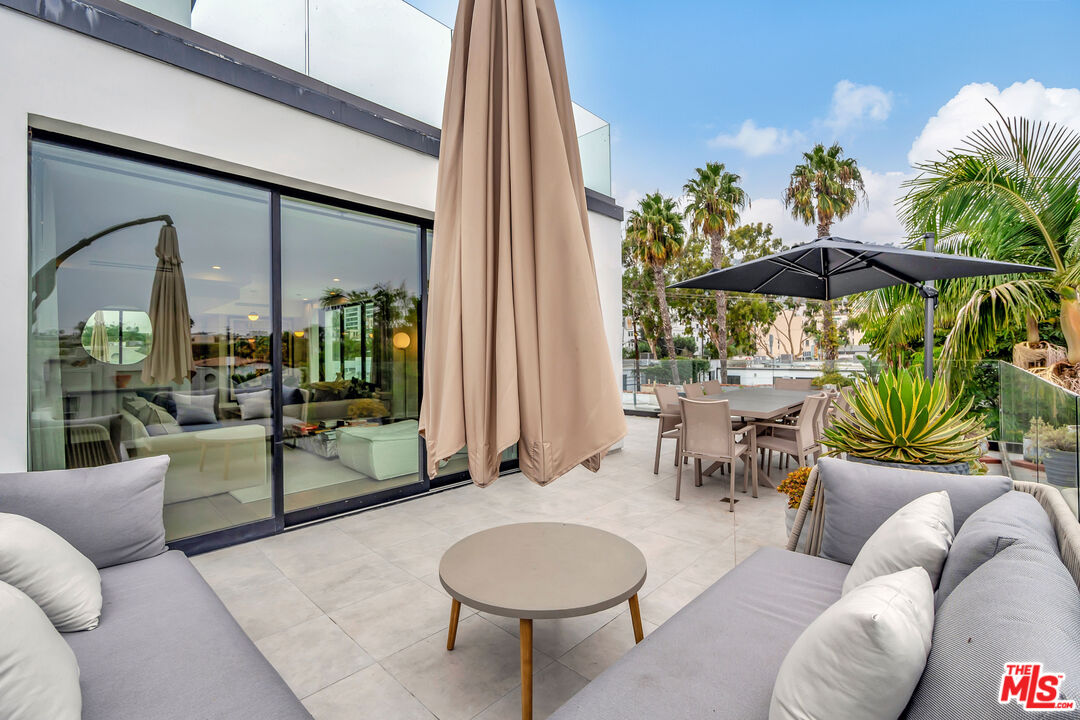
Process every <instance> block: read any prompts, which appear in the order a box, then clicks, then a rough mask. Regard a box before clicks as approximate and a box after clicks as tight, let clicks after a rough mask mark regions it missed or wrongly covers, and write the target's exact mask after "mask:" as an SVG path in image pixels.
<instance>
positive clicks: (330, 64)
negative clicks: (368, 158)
mask: <svg viewBox="0 0 1080 720" xmlns="http://www.w3.org/2000/svg"><path fill="white" fill-rule="evenodd" d="M201 1H202V0H200V2H201ZM309 2H310V12H309V16H308V21H309V23H310V24H309V51H308V74H310V75H311V76H312V77H314V78H318V79H319V80H322V81H323V82H326V83H329V84H330V85H333V86H334V87H338V88H341V89H342V90H345V91H346V92H350V93H352V94H353V95H358V96H359V97H362V98H364V99H366V100H370V101H372V102H375V103H378V104H379V105H382V106H384V107H387V108H390V109H391V110H394V111H396V112H399V113H402V114H404V115H408V116H409V117H412V118H416V119H417V120H420V121H421V122H425V123H427V124H428V125H433V126H435V127H439V126H440V125H441V124H442V109H443V95H444V93H445V90H446V70H447V67H448V65H449V62H450V35H451V33H450V28H448V27H446V26H445V25H443V24H442V23H440V22H439V21H437V20H435V19H434V18H431V17H429V16H428V15H425V14H424V13H422V12H421V11H419V10H417V9H416V8H414V7H413V6H412V5H409V4H408V3H406V2H401V0H349V1H348V2H344V1H343V0H309Z"/></svg>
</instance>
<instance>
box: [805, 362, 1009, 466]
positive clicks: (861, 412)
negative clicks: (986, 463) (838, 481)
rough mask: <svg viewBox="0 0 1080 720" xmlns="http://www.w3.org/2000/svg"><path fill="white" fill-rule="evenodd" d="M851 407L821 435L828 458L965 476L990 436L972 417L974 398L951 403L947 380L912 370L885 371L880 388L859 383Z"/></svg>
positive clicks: (839, 411) (841, 412)
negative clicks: (843, 457)
mask: <svg viewBox="0 0 1080 720" xmlns="http://www.w3.org/2000/svg"><path fill="white" fill-rule="evenodd" d="M848 402H849V403H850V409H841V408H839V407H838V408H837V410H836V417H835V419H834V421H833V423H832V425H831V426H830V427H828V428H826V429H825V432H824V434H823V443H824V444H825V445H827V446H828V448H829V451H828V453H827V454H828V455H839V454H840V453H846V454H847V458H848V460H854V461H856V462H865V463H869V464H871V465H886V466H890V467H906V468H914V469H916V470H930V471H933V472H947V473H953V474H957V475H967V474H970V473H971V468H972V465H973V464H975V463H976V461H977V460H978V458H979V455H980V454H981V453H980V447H981V442H982V440H983V439H984V438H986V437H987V436H988V435H989V432H988V431H987V430H986V429H985V428H984V427H983V425H982V420H981V418H980V417H979V416H978V415H976V414H973V413H971V412H970V410H971V403H972V400H971V398H969V399H968V400H967V402H966V403H961V401H960V399H959V394H958V397H957V398H955V399H952V400H950V398H949V392H948V388H947V387H946V385H945V381H944V380H942V379H941V378H938V379H937V380H933V381H930V380H926V379H925V378H923V377H922V375H920V374H918V373H917V372H915V371H914V370H890V371H887V372H883V373H881V376H880V378H879V379H878V381H877V382H876V383H874V382H871V381H869V380H866V379H861V378H860V379H856V380H855V382H854V384H853V390H852V391H851V392H850V393H849V395H848Z"/></svg>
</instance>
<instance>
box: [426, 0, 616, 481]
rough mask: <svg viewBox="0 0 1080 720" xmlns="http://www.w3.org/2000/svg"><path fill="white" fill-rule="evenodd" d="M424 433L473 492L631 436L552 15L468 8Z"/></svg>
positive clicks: (483, 0)
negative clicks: (461, 463) (456, 463)
mask: <svg viewBox="0 0 1080 720" xmlns="http://www.w3.org/2000/svg"><path fill="white" fill-rule="evenodd" d="M441 142H442V144H441V149H440V154H439V181H438V192H437V195H436V203H435V239H434V248H433V250H434V252H433V255H432V262H431V265H432V269H431V284H430V291H429V302H428V314H427V334H426V343H425V357H426V360H425V363H424V399H423V404H422V407H421V410H420V432H421V433H422V434H423V436H424V438H425V441H426V443H427V462H428V472H429V473H430V474H431V475H432V476H434V475H435V473H436V472H437V470H438V465H439V462H440V461H441V460H443V459H445V458H448V457H450V456H451V455H453V454H454V453H455V452H457V451H458V450H460V449H461V448H462V446H465V445H467V446H468V454H469V471H470V473H471V474H472V479H473V481H474V482H475V483H477V484H478V485H487V484H489V483H491V482H492V481H494V480H495V478H496V477H498V472H499V460H500V456H501V454H502V452H503V450H505V449H506V448H509V447H511V446H513V445H514V444H515V443H517V444H518V454H519V462H520V467H521V471H522V473H523V474H524V475H525V476H526V477H528V478H529V479H531V480H533V481H535V482H537V483H539V484H540V485H546V484H547V483H549V482H551V481H552V480H554V479H555V478H557V477H559V476H560V475H562V474H564V473H566V472H567V471H568V470H570V469H571V468H573V467H574V466H576V465H578V464H583V465H585V466H586V467H588V468H589V469H591V470H596V469H598V468H599V465H600V459H601V458H602V457H603V455H604V453H605V452H606V451H607V449H608V448H609V447H611V445H612V444H614V443H616V442H617V441H618V440H619V439H620V438H622V437H623V436H624V435H625V434H626V421H625V419H624V418H623V414H622V403H621V398H620V396H619V390H618V386H617V385H616V383H615V374H614V370H613V368H612V363H611V358H610V355H609V352H608V345H607V341H606V338H605V333H604V327H603V321H602V317H601V314H600V296H599V292H598V290H597V286H596V273H595V269H594V263H593V256H592V247H591V243H590V238H589V222H588V214H587V213H588V211H587V209H586V206H585V188H584V184H583V182H582V171H581V158H580V156H579V154H578V144H577V132H576V130H575V127H574V116H573V110H572V107H571V103H570V91H569V88H568V85H567V78H566V67H565V61H564V58H563V48H562V38H561V34H560V31H559V21H558V17H557V15H556V13H555V6H554V3H553V1H552V0H461V2H460V4H459V7H458V15H457V22H456V25H455V29H454V35H453V47H452V50H451V57H450V71H449V74H448V78H447V87H446V103H445V106H444V108H443V124H442V141H441Z"/></svg>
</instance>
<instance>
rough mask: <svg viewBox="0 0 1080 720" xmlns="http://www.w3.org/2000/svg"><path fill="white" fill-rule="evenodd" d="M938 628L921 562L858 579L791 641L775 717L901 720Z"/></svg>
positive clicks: (786, 719) (782, 669) (777, 689)
mask: <svg viewBox="0 0 1080 720" xmlns="http://www.w3.org/2000/svg"><path fill="white" fill-rule="evenodd" d="M933 629H934V590H933V588H932V587H931V586H930V577H929V576H928V575H927V574H926V571H925V570H924V569H922V568H921V567H913V568H909V569H907V570H902V571H900V572H898V573H893V574H891V575H884V576H882V577H877V578H874V579H873V580H870V581H869V582H866V583H864V584H862V585H860V586H859V587H858V588H856V589H855V590H852V591H851V592H849V593H848V594H846V595H844V596H843V597H842V598H840V599H839V600H837V601H836V602H835V603H834V604H833V605H832V606H831V607H829V608H827V609H826V610H825V612H823V613H821V615H819V616H818V618H817V619H816V620H814V622H812V623H810V625H809V626H808V627H807V628H806V630H804V631H803V633H802V635H800V636H799V639H798V640H796V641H795V644H794V645H792V646H791V650H789V651H788V654H787V657H785V658H784V662H783V663H782V664H781V665H780V672H779V673H778V674H777V676H776V684H775V685H774V686H773V695H772V702H771V703H770V705H769V720H875V719H876V718H882V719H883V720H884V719H885V718H888V720H895V718H897V717H899V716H900V713H901V712H903V710H904V706H905V705H907V703H908V700H909V699H910V697H911V693H912V691H913V690H914V689H915V686H916V685H917V684H918V682H919V677H920V676H921V675H922V673H923V667H924V666H925V665H926V656H927V653H929V652H930V636H931V634H932V632H933Z"/></svg>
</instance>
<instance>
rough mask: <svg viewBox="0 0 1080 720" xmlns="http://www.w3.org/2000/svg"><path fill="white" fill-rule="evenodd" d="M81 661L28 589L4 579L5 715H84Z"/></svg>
mask: <svg viewBox="0 0 1080 720" xmlns="http://www.w3.org/2000/svg"><path fill="white" fill-rule="evenodd" d="M81 715H82V692H81V690H80V689H79V665H78V663H77V662H76V660H75V653H74V652H72V650H71V648H70V647H69V646H68V644H67V643H66V642H64V639H63V638H62V637H60V633H58V632H56V628H54V627H53V626H52V623H50V622H49V618H47V617H46V616H45V613H44V612H42V610H41V608H39V607H38V606H37V603H35V602H34V601H33V600H31V599H30V598H29V597H27V595H26V594H25V593H24V592H22V591H21V590H19V589H18V588H14V587H12V586H11V585H8V584H7V583H2V582H0V717H2V718H5V720H41V719H42V718H49V720H79V718H80V716H81Z"/></svg>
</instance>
